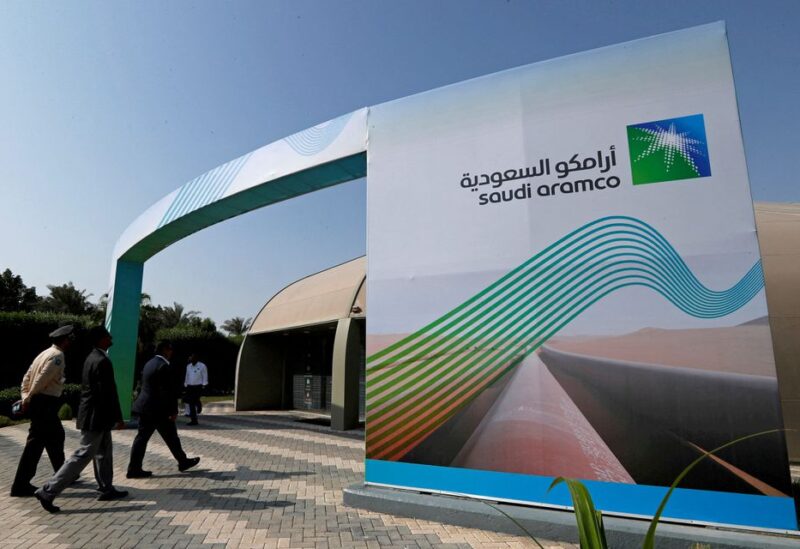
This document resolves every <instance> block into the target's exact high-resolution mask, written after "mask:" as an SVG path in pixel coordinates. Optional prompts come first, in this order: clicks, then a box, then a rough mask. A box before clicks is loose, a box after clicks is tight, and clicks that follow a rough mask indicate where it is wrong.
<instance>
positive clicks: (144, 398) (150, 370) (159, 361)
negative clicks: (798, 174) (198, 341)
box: [128, 341, 200, 478]
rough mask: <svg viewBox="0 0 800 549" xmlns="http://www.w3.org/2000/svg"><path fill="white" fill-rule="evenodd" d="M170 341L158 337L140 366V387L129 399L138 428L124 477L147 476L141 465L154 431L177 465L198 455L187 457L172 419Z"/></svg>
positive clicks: (190, 463)
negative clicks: (153, 349)
mask: <svg viewBox="0 0 800 549" xmlns="http://www.w3.org/2000/svg"><path fill="white" fill-rule="evenodd" d="M170 358H172V344H171V343H170V342H169V341H162V342H160V343H159V344H158V346H157V347H156V356H154V357H153V358H152V359H150V361H148V363H147V364H145V365H144V370H142V391H141V392H140V393H139V396H138V397H137V398H136V402H134V403H133V409H132V411H133V414H134V415H137V416H139V432H138V433H136V438H135V439H134V441H133V446H132V447H131V460H130V462H129V463H128V478H147V477H150V476H153V473H152V472H151V471H145V470H144V469H142V463H143V461H144V453H145V451H146V450H147V442H148V441H149V440H150V437H151V436H153V432H154V431H158V434H159V435H161V438H162V439H164V442H165V443H166V445H167V447H168V448H169V451H170V452H172V455H173V457H174V458H175V459H176V460H177V462H178V469H179V470H180V471H186V470H187V469H190V468H191V467H194V466H195V465H197V464H198V463H199V462H200V458H199V457H194V458H189V457H186V453H185V452H184V451H183V448H182V447H181V440H180V439H179V438H178V429H177V428H176V427H175V419H176V418H177V417H178V392H179V391H178V383H177V382H178V380H177V379H176V376H175V373H174V372H173V370H172V368H171V367H170V364H169V360H170Z"/></svg>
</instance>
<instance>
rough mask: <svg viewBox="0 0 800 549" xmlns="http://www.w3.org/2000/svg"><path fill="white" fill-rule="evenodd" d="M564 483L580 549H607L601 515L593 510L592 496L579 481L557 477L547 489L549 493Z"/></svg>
mask: <svg viewBox="0 0 800 549" xmlns="http://www.w3.org/2000/svg"><path fill="white" fill-rule="evenodd" d="M562 482H564V483H566V485H567V488H569V493H570V496H572V506H573V508H574V509H575V520H576V521H577V522H578V538H579V539H580V545H581V549H608V545H607V543H606V532H605V528H604V526H603V515H602V513H601V512H600V511H598V510H597V509H595V507H594V502H593V501H592V496H590V495H589V490H587V489H586V486H584V485H583V484H582V483H581V482H580V481H578V480H575V479H572V478H564V477H558V478H557V479H555V480H554V481H553V483H552V484H551V485H550V488H548V489H547V491H548V492H549V491H550V490H552V489H553V488H554V487H555V486H557V485H558V484H560V483H562Z"/></svg>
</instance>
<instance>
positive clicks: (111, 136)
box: [0, 0, 800, 323]
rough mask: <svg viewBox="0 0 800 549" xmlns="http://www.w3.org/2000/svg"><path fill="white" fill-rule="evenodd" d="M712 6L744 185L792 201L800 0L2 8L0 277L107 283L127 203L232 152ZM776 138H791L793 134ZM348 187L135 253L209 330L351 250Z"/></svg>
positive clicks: (157, 294) (359, 214)
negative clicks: (726, 52)
mask: <svg viewBox="0 0 800 549" xmlns="http://www.w3.org/2000/svg"><path fill="white" fill-rule="evenodd" d="M717 20H725V21H726V22H727V25H728V38H729V41H730V47H731V56H732V61H733V68H734V76H735V79H736V87H737V94H738V98H739V109H740V115H741V122H742V129H743V133H744V140H745V147H746V152H747V161H748V166H749V171H750V180H751V185H752V188H753V195H754V198H755V199H756V200H760V201H782V202H783V201H794V202H797V201H800V182H799V181H798V178H797V175H796V170H795V168H794V162H795V160H796V159H797V158H798V156H800V151H798V149H797V141H796V136H797V135H798V130H800V106H798V104H799V103H798V102H799V101H800V100H799V99H798V98H800V32H799V31H798V27H800V2H798V1H785V2H779V1H770V0H766V1H759V2H755V1H753V2H745V1H737V2H733V1H725V2H712V1H702V2H698V1H697V0H690V1H683V0H680V1H670V2H666V1H664V2H645V1H642V0H633V1H627V0H624V1H586V2H577V1H563V2H555V1H553V2H550V1H547V2H545V1H527V2H523V1H518V0H511V1H488V0H487V1H480V2H476V1H462V0H453V1H430V2H411V1H404V2H370V1H345V2H333V1H325V0H318V1H296V0H295V1H291V2H290V1H288V0H287V1H280V2H278V1H271V2H267V1H259V2H244V1H239V2H232V3H227V2H188V1H187V2H175V1H172V2H160V1H159V2H155V1H137V2H88V1H81V2H71V3H66V2H59V3H55V2H30V1H5V2H2V3H0V75H2V85H0V189H2V201H0V269H5V268H6V267H8V268H11V269H12V270H13V271H14V272H15V273H17V274H20V275H22V277H23V279H24V280H25V282H26V283H27V284H28V285H34V286H36V288H37V291H38V293H39V294H40V295H46V294H47V289H46V287H45V286H46V285H47V284H61V283H64V282H67V281H72V282H74V283H75V285H76V286H77V287H79V288H84V289H87V290H88V291H89V292H92V293H93V294H94V297H93V299H96V298H97V297H98V296H99V295H100V294H102V293H103V292H105V291H106V289H107V286H108V278H109V271H110V259H111V254H112V250H113V247H114V244H115V242H116V240H117V238H118V237H119V235H120V234H121V233H122V231H123V230H124V229H125V228H126V227H127V226H128V225H129V224H130V222H131V221H133V219H135V218H136V217H137V216H138V215H139V214H140V213H141V212H143V211H144V210H145V209H147V208H148V207H149V206H150V205H151V204H152V203H154V202H155V201H156V200H158V199H160V198H161V197H162V196H164V195H165V194H167V193H169V192H170V191H172V190H174V189H176V188H177V187H179V186H180V185H182V184H183V183H185V182H186V181H188V180H190V179H192V178H194V177H195V176H197V175H199V174H201V173H203V172H205V171H207V170H209V169H211V168H213V167H215V166H217V165H219V164H221V163H223V162H226V161H228V160H231V159H233V158H235V157H237V156H239V155H241V154H243V153H245V152H248V151H251V150H253V149H256V148H258V147H260V146H262V145H264V144H266V143H269V142H271V141H274V140H276V139H279V138H282V137H284V136H286V135H288V134H290V133H293V132H295V131H298V130H301V129H304V128H307V127H309V126H313V125H315V124H318V123H320V122H323V121H325V120H328V119H331V118H333V117H336V116H338V115H340V114H344V113H346V112H349V111H352V110H355V109H357V108H360V107H364V106H368V105H374V104H377V103H380V102H383V101H387V100H391V99H395V98H398V97H403V96H406V95H409V94H413V93H416V92H420V91H424V90H427V89H431V88H435V87H438V86H442V85H445V84H450V83H453V82H457V81H460V80H464V79H468V78H472V77H475V76H480V75H483V74H487V73H491V72H495V71H499V70H503V69H507V68H511V67H515V66H518V65H524V64H528V63H533V62H536V61H540V60H543V59H549V58H552V57H557V56H561V55H565V54H569V53H574V52H578V51H583V50H587V49H591V48H596V47H600V46H605V45H609V44H614V43H618V42H624V41H627V40H632V39H635V38H641V37H644V36H649V35H652V34H658V33H662V32H668V31H672V30H677V29H680V28H684V27H689V26H693V25H698V24H702V23H708V22H711V21H717ZM793 136H794V137H793ZM365 189H366V182H365V181H355V182H351V183H347V184H345V185H341V186H339V187H335V188H332V189H328V190H325V191H322V192H319V193H315V194H312V195H308V196H306V197H301V198H299V199H295V200H293V201H289V202H285V203H282V204H278V205H276V206H272V207H269V208H265V209H261V210H257V211H255V212H252V213H250V214H247V215H244V216H242V217H239V218H236V219H233V220H230V221H227V222H225V223H222V224H219V225H217V226H215V227H211V228H209V229H206V230H205V231H202V232H200V233H197V234H195V235H193V236H191V237H189V238H187V239H185V240H184V241H182V242H179V243H177V244H175V245H173V246H172V247H170V248H168V249H166V250H165V251H163V252H161V253H160V254H158V255H157V256H155V257H154V258H153V259H151V260H150V261H149V262H148V263H147V264H146V265H145V279H144V289H145V291H147V292H149V293H150V294H151V295H152V296H153V300H154V302H156V303H160V304H170V303H171V302H172V301H178V302H180V303H183V304H184V305H185V306H186V307H187V308H191V309H197V310H200V311H201V312H202V313H203V315H206V316H211V317H212V318H214V319H215V320H216V321H217V322H218V323H221V322H222V321H223V320H225V319H227V318H230V317H232V316H245V317H248V316H254V315H255V314H256V313H257V312H258V309H259V308H260V306H261V305H262V304H263V303H264V302H265V301H266V299H268V298H269V297H270V296H271V295H273V294H274V293H275V292H276V291H278V290H279V289H280V288H282V287H283V286H285V285H286V284H288V283H290V282H292V281H294V280H296V279H297V278H299V277H302V276H305V275H307V274H310V273H313V272H316V271H319V270H321V269H324V268H326V267H329V266H331V265H334V264H337V263H340V262H342V261H345V260H348V259H351V258H353V257H357V256H359V255H361V254H363V253H364V251H365V202H366V201H365Z"/></svg>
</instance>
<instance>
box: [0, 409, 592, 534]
mask: <svg viewBox="0 0 800 549" xmlns="http://www.w3.org/2000/svg"><path fill="white" fill-rule="evenodd" d="M207 411H209V412H212V413H213V414H216V415H206V414H204V415H203V416H202V417H201V424H200V425H199V426H198V427H186V426H185V425H184V423H185V421H184V420H180V419H179V423H180V427H179V428H180V436H181V440H182V442H183V446H184V449H185V450H186V452H187V454H189V455H198V456H201V457H202V461H201V463H200V466H198V468H197V469H196V470H192V471H190V472H187V473H180V472H178V470H177V466H176V464H175V461H174V460H173V459H172V456H171V455H170V453H169V451H168V450H167V448H166V446H165V445H164V444H163V442H162V441H161V439H160V438H159V437H158V436H157V435H154V437H153V439H152V440H151V443H150V445H149V447H148V451H147V457H146V458H145V468H147V469H151V470H152V471H153V472H154V473H155V476H154V477H153V478H151V479H134V480H129V479H126V478H125V468H126V467H127V462H128V455H129V452H130V445H131V442H132V441H133V437H134V435H135V431H115V432H114V433H113V438H114V457H115V464H114V471H115V480H116V482H115V484H116V485H117V486H118V487H119V488H122V489H127V490H129V491H130V493H131V495H130V497H128V498H127V499H124V500H120V501H115V502H98V501H96V499H95V498H96V496H97V493H96V492H95V491H94V488H95V487H96V486H95V482H94V478H93V474H92V469H91V467H88V468H87V469H86V470H84V472H83V474H82V475H81V480H80V481H79V482H78V483H77V484H76V485H74V486H72V487H69V488H68V489H67V490H66V491H65V492H64V493H63V494H62V495H61V497H59V498H58V500H57V504H58V505H60V506H61V508H62V512H61V513H58V514H56V515H50V514H48V513H46V512H45V511H44V510H42V509H41V507H39V505H38V503H37V502H36V501H35V500H34V499H19V498H11V497H9V496H8V491H9V489H10V485H11V481H12V479H13V476H14V472H15V471H16V465H17V461H18V459H19V455H20V452H21V449H22V445H23V444H24V442H25V437H26V435H27V428H26V427H25V426H24V425H21V426H15V427H6V428H3V429H0V463H2V467H0V490H2V493H1V494H0V525H2V532H3V533H2V535H1V537H0V547H3V548H5V547H25V548H30V547H36V548H39V547H42V548H53V549H66V548H77V547H85V548H114V549H123V548H133V547H136V548H142V547H147V548H151V547H152V548H162V549H184V548H192V547H203V548H223V547H230V548H242V549H244V548H288V549H295V548H301V547H310V548H320V549H322V548H331V549H332V548H340V547H342V548H343V547H361V548H367V549H371V548H380V547H397V548H401V547H408V548H415V547H416V548H421V547H425V548H437V549H445V548H447V549H450V548H454V549H455V548H468V547H498V548H512V547H514V548H517V547H518V548H524V547H537V545H536V544H535V543H534V542H532V541H531V540H529V539H526V538H522V537H517V536H511V535H507V534H500V533H496V532H489V531H482V530H477V529H472V528H462V527H457V526H450V525H445V524H439V523H436V522H430V521H424V520H416V519H409V518H403V517H395V516H391V515H385V514H382V513H373V512H369V511H364V510H360V509H353V508H350V507H346V506H344V504H343V503H342V489H343V488H344V487H346V486H349V485H351V484H355V483H357V482H363V478H364V464H363V456H364V442H363V431H361V432H358V431H356V432H348V433H335V432H332V431H331V430H330V429H328V428H326V427H323V426H319V425H314V424H308V423H301V422H298V421H296V419H297V417H298V416H300V415H302V414H293V413H283V412H282V413H277V412H246V413H224V412H225V411H226V406H225V405H224V404H223V405H218V406H216V407H209V408H207ZM64 427H65V429H66V431H67V442H66V452H67V454H68V455H69V454H70V453H71V452H72V450H74V448H75V447H76V446H77V442H78V438H79V433H78V432H77V431H76V430H75V429H74V424H73V422H65V423H64ZM51 472H52V471H51V467H50V465H49V462H48V461H47V458H46V456H45V457H44V458H43V459H42V461H41V462H40V466H39V474H38V475H37V477H36V479H34V484H37V485H41V483H42V482H44V480H46V478H47V477H48V476H49V474H51ZM539 541H540V542H541V543H542V545H543V546H544V547H547V548H548V549H549V548H564V547H569V548H572V547H577V546H575V545H570V544H564V543H556V542H549V541H546V540H539Z"/></svg>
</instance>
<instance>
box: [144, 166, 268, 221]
mask: <svg viewBox="0 0 800 549" xmlns="http://www.w3.org/2000/svg"><path fill="white" fill-rule="evenodd" d="M251 155H252V153H248V154H245V155H243V156H240V157H239V158H237V159H235V160H231V161H230V162H228V163H226V164H223V165H221V166H217V167H216V168H214V169H213V170H211V171H209V172H206V173H204V174H203V175H201V176H200V177H196V178H195V179H193V180H191V181H189V182H188V183H186V184H185V185H184V186H183V187H181V188H180V190H179V191H178V196H176V197H175V200H173V201H172V204H170V206H169V208H167V211H166V213H165V214H164V217H163V218H162V219H161V223H159V225H158V228H161V227H163V226H164V225H167V224H169V223H171V222H173V221H175V220H176V219H179V218H180V217H183V216H184V215H186V214H188V213H189V212H193V211H195V210H198V209H200V208H202V207H203V206H207V205H209V204H211V203H212V202H216V201H217V200H219V199H220V198H221V197H222V196H224V195H225V192H226V191H227V190H228V187H230V185H231V183H232V182H233V180H234V179H235V178H236V176H237V175H239V172H240V171H241V170H242V167H243V166H244V165H245V164H246V163H247V160H248V159H249V158H250V156H251Z"/></svg>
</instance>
